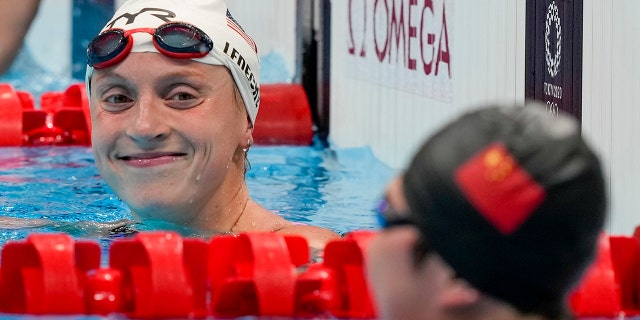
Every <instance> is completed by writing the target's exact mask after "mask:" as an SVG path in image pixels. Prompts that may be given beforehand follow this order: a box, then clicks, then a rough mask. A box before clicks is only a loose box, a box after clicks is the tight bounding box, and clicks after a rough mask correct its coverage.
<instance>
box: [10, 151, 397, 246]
mask: <svg viewBox="0 0 640 320" xmlns="http://www.w3.org/2000/svg"><path fill="white" fill-rule="evenodd" d="M249 161H250V162H251V169H250V170H249V171H248V172H247V184H248V187H249V191H250V193H251V195H252V197H253V198H254V199H255V200H256V201H257V202H259V203H260V204H262V205H263V206H265V207H266V208H268V209H270V210H272V211H274V212H276V213H278V214H280V215H282V216H283V217H285V218H287V219H288V220H291V221H296V222H302V223H307V224H312V225H318V226H322V227H326V228H329V229H332V230H334V231H336V232H338V233H346V232H349V231H352V230H356V229H373V228H376V227H377V226H376V220H375V215H374V212H373V208H374V207H375V202H376V200H377V198H378V197H379V196H380V195H381V193H382V191H383V190H384V186H385V184H386V182H387V181H388V180H389V178H390V177H391V176H392V174H393V170H391V169H390V168H389V167H387V166H385V165H383V164H382V163H380V162H379V161H378V160H377V159H376V158H375V157H374V156H373V155H372V154H371V153H370V152H369V149H367V148H356V149H335V148H328V147H326V146H324V145H323V144H322V143H320V142H318V141H316V142H315V143H314V144H313V145H311V146H254V147H252V148H251V150H250V151H249ZM0 218H2V219H4V221H3V222H4V223H3V224H2V225H0V244H2V243H5V242H6V241H8V240H16V239H22V238H24V237H25V236H26V235H28V234H29V233H32V232H66V233H69V234H71V235H73V236H74V237H77V238H93V239H97V240H98V241H100V242H101V243H102V244H103V245H104V246H105V247H106V246H108V244H109V243H110V242H111V241H113V239H114V238H117V237H119V236H122V235H121V234H118V233H115V234H112V233H110V232H109V231H110V230H111V229H112V227H113V224H114V223H115V222H118V221H121V220H126V219H132V217H131V214H130V211H129V209H128V208H127V206H126V205H125V204H124V203H123V202H121V201H120V200H119V199H118V198H117V197H116V196H114V194H113V192H112V191H111V189H110V188H109V187H108V186H107V185H106V184H105V183H104V181H103V180H102V178H101V177H100V176H99V174H98V171H97V169H96V167H95V164H94V159H93V154H92V153H91V149H90V148H88V147H5V148H0ZM153 228H154V227H153V226H146V225H144V224H139V225H137V226H136V229H138V230H148V229H153ZM178 231H180V232H182V233H183V234H184V235H185V236H190V235H191V234H190V233H189V232H190V231H189V230H178Z"/></svg>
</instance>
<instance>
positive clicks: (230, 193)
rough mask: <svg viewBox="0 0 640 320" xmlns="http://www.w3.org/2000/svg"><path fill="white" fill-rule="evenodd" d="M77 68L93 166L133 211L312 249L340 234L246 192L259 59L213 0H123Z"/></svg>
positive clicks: (173, 222)
mask: <svg viewBox="0 0 640 320" xmlns="http://www.w3.org/2000/svg"><path fill="white" fill-rule="evenodd" d="M87 64H88V66H87V77H86V85H87V92H88V94H89V99H90V106H91V123H92V137H91V138H92V148H93V151H94V155H95V160H96V165H97V167H98V169H99V171H100V174H101V175H102V177H103V178H104V180H105V181H106V182H107V183H108V184H109V186H110V187H111V188H112V189H113V191H114V192H115V193H116V194H117V195H118V197H120V198H121V199H122V200H123V201H124V202H125V203H126V204H127V205H128V206H129V207H130V208H131V211H132V213H133V214H134V216H135V217H136V218H137V219H139V220H140V221H144V222H145V223H146V222H149V223H151V224H153V223H159V224H170V225H176V226H187V227H190V228H194V229H199V230H209V231H216V232H224V233H239V232H246V231H270V232H277V233H281V234H297V235H302V236H304V237H305V238H306V239H307V240H308V242H309V245H310V246H311V247H312V248H323V247H324V245H325V244H326V243H327V242H328V241H329V240H332V239H336V238H339V235H338V234H336V233H335V232H333V231H331V230H328V229H324V228H319V227H315V226H310V225H298V224H294V223H292V222H290V221H287V220H285V219H284V218H282V217H281V216H279V215H277V214H275V213H273V212H270V211H269V210H267V209H265V208H264V207H262V206H260V205H259V204H258V203H256V202H255V201H254V200H252V198H251V197H250V195H249V191H248V189H247V185H246V182H245V173H246V171H247V168H248V162H247V153H248V151H249V149H250V148H251V145H252V144H253V137H252V133H253V128H254V125H256V120H257V119H256V116H257V114H258V108H259V104H260V88H259V78H260V63H259V58H258V54H257V48H256V44H255V43H254V41H253V39H252V38H251V37H250V36H249V35H247V34H246V33H245V32H244V31H243V29H242V28H241V27H240V25H239V24H238V22H237V21H235V20H234V18H233V17H232V16H231V14H230V13H229V11H228V10H227V5H226V3H225V2H224V1H222V0H190V1H183V0H132V1H128V2H126V3H124V4H123V5H122V6H121V7H120V8H119V9H118V10H117V12H116V13H115V15H114V16H113V18H112V19H111V20H110V21H109V22H108V23H107V24H106V26H105V27H104V28H103V30H102V31H101V32H100V34H99V35H97V36H96V37H95V38H94V39H93V41H92V42H91V43H90V44H89V46H88V49H87ZM258 123H259V122H258ZM258 125H259V124H258Z"/></svg>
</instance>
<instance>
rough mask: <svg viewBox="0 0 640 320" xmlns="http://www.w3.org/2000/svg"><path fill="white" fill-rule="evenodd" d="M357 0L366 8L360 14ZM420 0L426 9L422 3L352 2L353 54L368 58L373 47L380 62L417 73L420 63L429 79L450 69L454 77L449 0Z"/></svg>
mask: <svg viewBox="0 0 640 320" xmlns="http://www.w3.org/2000/svg"><path fill="white" fill-rule="evenodd" d="M356 1H360V5H361V7H359V8H360V9H363V10H362V11H359V12H358V13H356V11H355V10H353V6H354V2H356ZM420 1H423V2H422V6H421V5H420V3H419V0H375V1H374V2H373V6H372V7H369V6H367V2H369V0H349V2H348V6H349V7H348V15H349V17H348V24H349V26H348V27H349V39H348V41H349V43H348V52H349V54H350V55H358V56H360V57H362V58H366V51H367V48H370V47H371V46H373V49H375V52H376V58H377V59H376V60H377V61H378V62H379V63H389V64H391V65H393V64H397V65H398V66H401V67H405V68H407V69H408V70H417V69H418V66H417V64H418V60H420V61H421V63H422V72H423V73H424V75H425V76H438V75H439V73H440V69H441V68H446V71H447V73H446V74H447V75H448V77H449V78H451V76H452V75H451V50H450V49H451V48H450V45H449V40H450V39H449V31H448V30H449V28H448V26H447V22H448V21H447V14H446V8H445V3H446V1H447V0H420ZM389 2H391V4H390V3H389ZM356 8H358V7H356ZM416 9H417V10H416ZM439 9H441V10H439ZM418 13H419V14H418ZM416 14H417V15H416ZM436 15H438V16H436ZM416 19H417V21H416ZM354 27H355V28H354ZM360 27H362V30H360V29H359V28H360ZM356 28H357V29H356ZM368 28H372V29H373V32H372V34H371V33H369V34H368V32H367V31H368V30H367V29H368ZM360 31H361V32H360ZM369 35H371V37H368V36H369ZM416 38H419V40H418V41H417V42H416ZM414 43H415V44H416V45H418V47H417V48H416V47H414V46H413V45H412V44H414ZM412 49H413V50H412ZM358 50H359V52H357V51H358ZM393 55H395V57H393ZM400 61H401V62H400ZM441 64H446V66H443V65H441Z"/></svg>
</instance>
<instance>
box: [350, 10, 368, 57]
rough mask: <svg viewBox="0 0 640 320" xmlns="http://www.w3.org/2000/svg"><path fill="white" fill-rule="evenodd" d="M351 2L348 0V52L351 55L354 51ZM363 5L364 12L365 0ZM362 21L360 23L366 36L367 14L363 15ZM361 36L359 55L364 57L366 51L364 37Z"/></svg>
mask: <svg viewBox="0 0 640 320" xmlns="http://www.w3.org/2000/svg"><path fill="white" fill-rule="evenodd" d="M351 2H352V0H349V12H348V14H349V54H351V55H353V54H354V53H355V52H356V44H355V41H354V38H353V18H352V16H353V13H352V10H351ZM363 5H364V12H367V1H363ZM363 18H364V21H363V23H362V31H363V33H364V35H365V36H366V31H367V15H366V14H365V15H364V17H363ZM365 36H363V37H362V44H361V46H360V56H361V57H365V56H366V51H365V46H364V44H365V39H366V37H365Z"/></svg>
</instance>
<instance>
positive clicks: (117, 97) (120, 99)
mask: <svg viewBox="0 0 640 320" xmlns="http://www.w3.org/2000/svg"><path fill="white" fill-rule="evenodd" d="M131 101H133V100H131V99H129V97H127V96H125V95H121V94H114V95H111V96H109V97H107V98H106V99H105V102H107V103H114V104H119V103H127V102H131Z"/></svg>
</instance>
